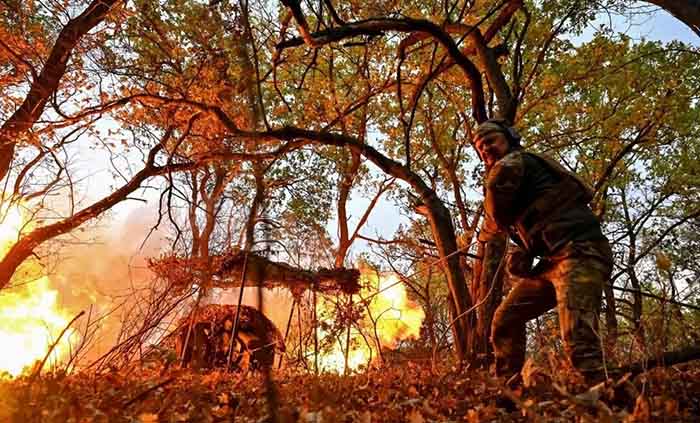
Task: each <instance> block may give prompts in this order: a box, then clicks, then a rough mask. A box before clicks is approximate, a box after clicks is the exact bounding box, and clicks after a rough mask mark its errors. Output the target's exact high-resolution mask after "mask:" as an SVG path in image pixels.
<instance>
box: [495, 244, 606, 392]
mask: <svg viewBox="0 0 700 423" xmlns="http://www.w3.org/2000/svg"><path fill="white" fill-rule="evenodd" d="M536 271H537V274H536V275H534V276H533V277H531V278H527V279H523V280H522V282H520V283H519V284H518V285H516V286H515V287H514V288H513V289H512V290H511V291H510V293H509V294H508V296H507V297H506V299H505V300H504V301H503V302H502V303H501V305H500V306H499V307H498V309H497V310H496V313H495V315H494V318H493V324H492V328H491V342H492V344H493V347H494V353H495V357H496V370H497V373H498V374H499V375H505V376H510V375H512V374H513V373H516V372H519V371H520V369H521V368H522V366H523V363H524V360H525V343H526V342H525V323H526V322H527V321H529V320H532V319H534V318H536V317H538V316H540V315H542V314H543V313H545V312H547V311H548V310H551V309H552V308H554V307H555V306H556V307H557V312H558V314H559V326H560V330H561V338H562V342H563V345H564V350H565V352H566V354H567V356H568V358H569V360H570V361H571V364H572V365H573V366H574V367H576V368H577V369H579V371H580V372H581V373H582V374H583V375H584V376H585V377H586V379H587V380H588V381H589V382H591V381H596V380H598V379H599V378H600V376H601V374H602V370H603V367H602V352H601V348H600V338H599V335H598V314H599V312H600V305H601V297H602V289H603V283H605V282H606V281H607V280H608V278H609V277H610V273H611V271H612V252H611V250H610V246H609V245H608V242H607V240H595V241H574V242H570V243H568V244H566V245H565V246H564V247H563V248H562V249H561V250H560V251H559V252H558V253H557V254H555V255H553V256H550V257H547V258H546V259H544V260H543V261H542V262H540V263H538V265H537V266H536Z"/></svg>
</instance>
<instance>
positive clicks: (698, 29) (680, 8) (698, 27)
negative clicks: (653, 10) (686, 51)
mask: <svg viewBox="0 0 700 423" xmlns="http://www.w3.org/2000/svg"><path fill="white" fill-rule="evenodd" d="M647 1H648V2H649V3H652V4H655V5H657V6H659V7H661V8H663V9H665V10H666V11H667V12H669V13H670V14H672V15H673V16H675V17H676V18H677V19H678V20H680V21H681V22H683V23H684V24H686V25H687V26H688V28H690V29H691V30H692V31H693V32H694V33H696V34H697V35H698V36H700V1H699V0H647Z"/></svg>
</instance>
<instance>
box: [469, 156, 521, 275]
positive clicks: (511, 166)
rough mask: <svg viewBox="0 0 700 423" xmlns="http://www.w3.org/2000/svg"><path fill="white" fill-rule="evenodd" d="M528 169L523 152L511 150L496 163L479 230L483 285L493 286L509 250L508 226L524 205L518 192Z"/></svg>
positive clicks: (490, 177)
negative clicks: (519, 198) (507, 248)
mask: <svg viewBox="0 0 700 423" xmlns="http://www.w3.org/2000/svg"><path fill="white" fill-rule="evenodd" d="M524 173H525V164H524V162H523V157H522V155H521V154H518V153H515V154H509V155H507V156H506V157H504V158H503V159H501V160H499V161H498V162H497V163H496V164H495V165H494V167H493V169H491V170H490V171H489V175H488V178H487V179H486V183H485V184H484V211H485V214H486V216H485V218H484V222H483V223H482V225H481V230H480V232H479V241H480V242H481V244H480V245H479V249H480V250H481V251H480V252H481V254H480V255H481V256H482V263H481V266H482V267H481V275H480V277H479V280H480V281H479V282H480V286H481V287H489V288H490V286H491V284H492V283H493V282H494V281H495V277H496V272H497V271H498V267H499V265H500V263H501V260H503V256H504V255H505V253H506V247H507V245H508V235H507V232H506V230H507V228H508V227H509V226H510V225H512V224H513V223H515V220H516V219H517V217H518V216H517V213H518V210H519V209H520V207H518V204H517V193H518V190H519V189H520V185H521V180H522V178H523V175H524Z"/></svg>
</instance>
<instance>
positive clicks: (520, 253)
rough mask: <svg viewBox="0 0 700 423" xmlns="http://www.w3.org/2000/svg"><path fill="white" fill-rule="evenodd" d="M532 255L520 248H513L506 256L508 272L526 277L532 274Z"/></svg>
mask: <svg viewBox="0 0 700 423" xmlns="http://www.w3.org/2000/svg"><path fill="white" fill-rule="evenodd" d="M534 259H535V258H534V257H533V256H531V255H530V254H528V253H527V252H526V251H525V250H523V249H521V248H516V249H514V250H513V251H512V252H511V253H510V255H509V257H508V272H510V274H511V275H513V276H518V277H521V278H527V277H529V276H530V275H531V274H532V262H533V261H534Z"/></svg>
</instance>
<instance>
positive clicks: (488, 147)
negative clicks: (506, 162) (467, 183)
mask: <svg viewBox="0 0 700 423" xmlns="http://www.w3.org/2000/svg"><path fill="white" fill-rule="evenodd" d="M474 146H475V147H476V149H477V151H478V152H479V155H480V156H481V158H482V159H483V160H484V164H485V165H486V167H487V168H489V167H491V166H493V164H494V163H496V162H497V161H499V160H500V159H501V158H503V156H505V155H506V154H508V151H510V145H509V144H508V139H507V138H506V136H505V135H503V134H502V133H500V132H491V133H490V134H486V135H485V136H483V137H481V138H477V139H476V141H474Z"/></svg>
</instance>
